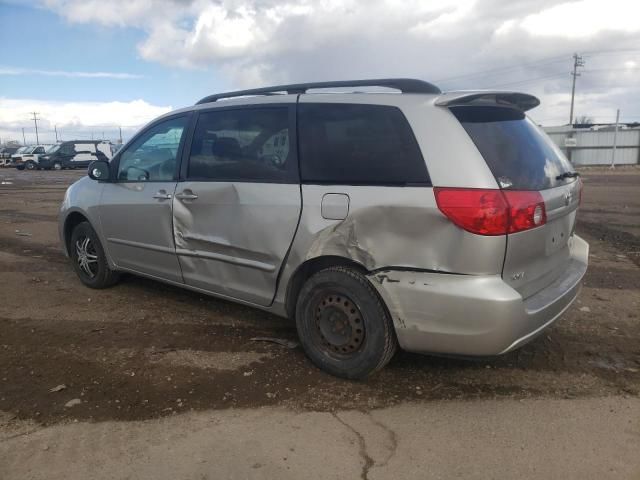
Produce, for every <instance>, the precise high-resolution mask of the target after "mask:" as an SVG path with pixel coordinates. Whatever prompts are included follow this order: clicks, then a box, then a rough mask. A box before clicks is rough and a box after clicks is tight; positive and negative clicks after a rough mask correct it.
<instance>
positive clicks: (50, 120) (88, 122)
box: [0, 97, 172, 142]
mask: <svg viewBox="0 0 640 480" xmlns="http://www.w3.org/2000/svg"><path fill="white" fill-rule="evenodd" d="M171 109H172V107H171V106H158V105H151V104H149V103H147V102H145V101H143V100H133V101H131V102H57V101H41V100H31V99H12V98H1V97H0V135H1V136H2V139H3V140H6V139H14V140H19V141H22V128H24V129H25V131H26V132H27V136H28V138H27V142H35V138H34V124H33V120H31V118H32V116H31V112H38V114H39V115H38V117H39V118H40V121H39V122H38V129H39V133H40V135H39V136H40V141H41V142H43V141H47V142H52V141H54V139H55V132H54V126H56V127H57V129H58V132H59V133H62V134H64V135H65V137H66V139H69V138H70V137H77V138H80V139H82V138H89V137H90V135H92V134H95V135H101V134H102V132H104V131H106V132H108V134H109V135H110V138H117V136H118V135H119V130H118V127H124V129H125V136H128V135H129V134H131V133H132V132H133V131H134V130H136V129H137V128H139V127H140V126H142V125H144V124H146V123H147V122H149V121H150V120H152V119H154V118H155V117H157V116H159V115H161V114H163V113H166V112H169V111H170V110H171ZM105 136H106V135H105Z"/></svg>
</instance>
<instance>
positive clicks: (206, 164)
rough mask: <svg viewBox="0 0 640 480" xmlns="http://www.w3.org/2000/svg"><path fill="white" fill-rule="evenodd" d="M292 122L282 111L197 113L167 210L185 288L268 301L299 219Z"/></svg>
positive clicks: (285, 108)
mask: <svg viewBox="0 0 640 480" xmlns="http://www.w3.org/2000/svg"><path fill="white" fill-rule="evenodd" d="M291 123H292V109H291V108H290V106H287V105H279V106H272V105H269V106H261V107H254V108H251V109H247V108H243V109H224V110H221V109H217V110H212V111H209V112H204V113H201V114H200V115H199V118H198V121H197V125H196V129H195V132H194V138H193V142H192V147H191V149H190V150H191V151H190V154H189V157H188V162H189V163H188V171H187V180H186V181H183V182H179V183H178V186H177V189H176V196H175V199H174V206H173V215H174V237H175V244H176V253H177V254H178V258H179V260H180V266H181V268H182V273H183V277H184V281H185V283H186V284H188V285H191V286H193V287H197V288H202V289H204V290H207V291H210V292H213V293H217V294H220V295H225V296H229V297H232V298H237V299H241V300H244V301H247V302H251V303H255V304H259V305H269V304H270V303H271V300H272V298H273V296H274V294H275V288H276V283H277V278H278V272H279V271H280V267H281V265H282V262H283V260H284V258H285V257H286V254H287V251H288V249H289V246H290V244H291V241H292V240H293V236H294V234H295V231H296V227H297V224H298V218H299V216H300V205H301V200H300V186H299V184H298V182H297V161H296V155H295V148H294V146H293V145H292V142H291V139H292V135H291V134H290V132H291V131H292V129H291Z"/></svg>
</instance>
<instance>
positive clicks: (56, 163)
mask: <svg viewBox="0 0 640 480" xmlns="http://www.w3.org/2000/svg"><path fill="white" fill-rule="evenodd" d="M53 169H54V170H62V164H60V163H58V162H55V163H54V164H53Z"/></svg>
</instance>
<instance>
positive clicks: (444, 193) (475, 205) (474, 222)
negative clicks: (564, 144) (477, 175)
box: [433, 187, 547, 235]
mask: <svg viewBox="0 0 640 480" xmlns="http://www.w3.org/2000/svg"><path fill="white" fill-rule="evenodd" d="M433 191H434V193H435V197H436V203H437V204H438V208H439V209H440V211H441V212H442V213H444V214H445V215H446V216H447V218H448V219H449V220H451V221H452V222H453V223H455V224H456V225H458V226H459V227H461V228H464V229H465V230H467V231H469V232H471V233H476V234H478V235H505V234H507V233H515V232H521V231H523V230H528V229H530V228H535V227H539V226H541V225H544V224H545V223H546V221H547V214H546V211H545V208H544V200H543V199H542V195H540V193H538V192H529V191H513V190H491V189H476V188H441V187H436V188H434V189H433Z"/></svg>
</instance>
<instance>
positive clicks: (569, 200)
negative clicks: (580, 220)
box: [564, 192, 572, 205]
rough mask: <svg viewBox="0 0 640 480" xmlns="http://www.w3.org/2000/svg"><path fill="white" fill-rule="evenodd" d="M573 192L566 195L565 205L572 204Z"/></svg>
mask: <svg viewBox="0 0 640 480" xmlns="http://www.w3.org/2000/svg"><path fill="white" fill-rule="evenodd" d="M571 197H572V195H571V192H567V193H565V194H564V204H565V205H569V204H570V203H571Z"/></svg>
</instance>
